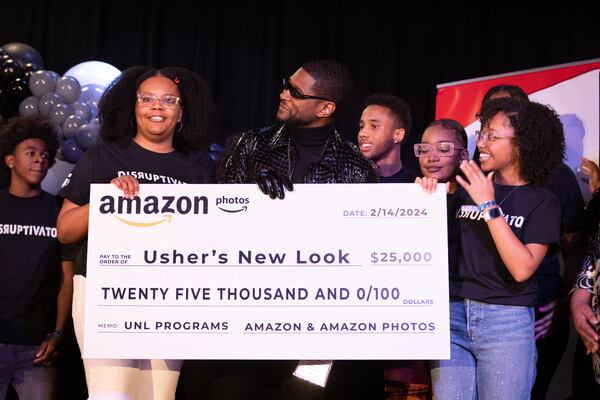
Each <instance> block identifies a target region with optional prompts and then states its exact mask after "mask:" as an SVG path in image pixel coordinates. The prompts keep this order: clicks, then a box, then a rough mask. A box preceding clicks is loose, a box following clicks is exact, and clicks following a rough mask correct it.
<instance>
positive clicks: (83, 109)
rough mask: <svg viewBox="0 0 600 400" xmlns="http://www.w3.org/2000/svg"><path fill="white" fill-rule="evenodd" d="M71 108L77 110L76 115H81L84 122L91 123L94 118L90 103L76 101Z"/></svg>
mask: <svg viewBox="0 0 600 400" xmlns="http://www.w3.org/2000/svg"><path fill="white" fill-rule="evenodd" d="M71 107H73V109H74V110H75V114H77V115H79V116H80V117H81V118H83V119H84V120H86V121H89V120H90V119H91V118H92V106H90V105H89V104H88V103H84V102H83V101H76V102H74V103H71Z"/></svg>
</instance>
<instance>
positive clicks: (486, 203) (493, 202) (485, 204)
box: [479, 200, 498, 211]
mask: <svg viewBox="0 0 600 400" xmlns="http://www.w3.org/2000/svg"><path fill="white" fill-rule="evenodd" d="M497 205H498V204H496V200H489V201H484V202H483V203H481V204H480V205H479V211H483V210H485V209H486V208H488V207H493V206H497Z"/></svg>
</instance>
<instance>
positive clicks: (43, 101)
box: [39, 92, 65, 118]
mask: <svg viewBox="0 0 600 400" xmlns="http://www.w3.org/2000/svg"><path fill="white" fill-rule="evenodd" d="M64 102H65V101H64V99H63V98H62V97H60V96H59V95H58V94H56V93H54V92H50V93H46V94H45V95H43V96H42V97H41V98H40V104H39V106H40V115H41V116H42V117H44V118H48V117H49V116H50V110H52V108H53V107H54V106H55V105H57V104H59V103H64Z"/></svg>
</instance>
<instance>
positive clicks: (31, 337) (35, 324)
mask: <svg viewBox="0 0 600 400" xmlns="http://www.w3.org/2000/svg"><path fill="white" fill-rule="evenodd" d="M58 211H59V207H58V203H57V201H56V199H55V197H54V196H52V195H50V194H48V193H46V192H42V194H41V195H39V196H36V197H32V198H22V197H16V196H13V195H11V194H10V193H8V189H2V190H0V343H5V344H22V345H38V344H40V343H41V342H42V341H43V340H44V337H45V336H46V334H47V333H48V332H52V331H54V327H55V322H56V300H57V294H58V287H59V283H60V273H61V271H60V261H61V246H60V244H59V242H58V240H57V239H56V218H57V217H58Z"/></svg>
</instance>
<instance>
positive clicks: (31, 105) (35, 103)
mask: <svg viewBox="0 0 600 400" xmlns="http://www.w3.org/2000/svg"><path fill="white" fill-rule="evenodd" d="M39 101H40V99H38V98H37V97H35V96H29V97H27V98H26V99H25V100H23V101H22V102H21V104H19V115H20V116H21V117H39V116H40V112H39Z"/></svg>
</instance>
